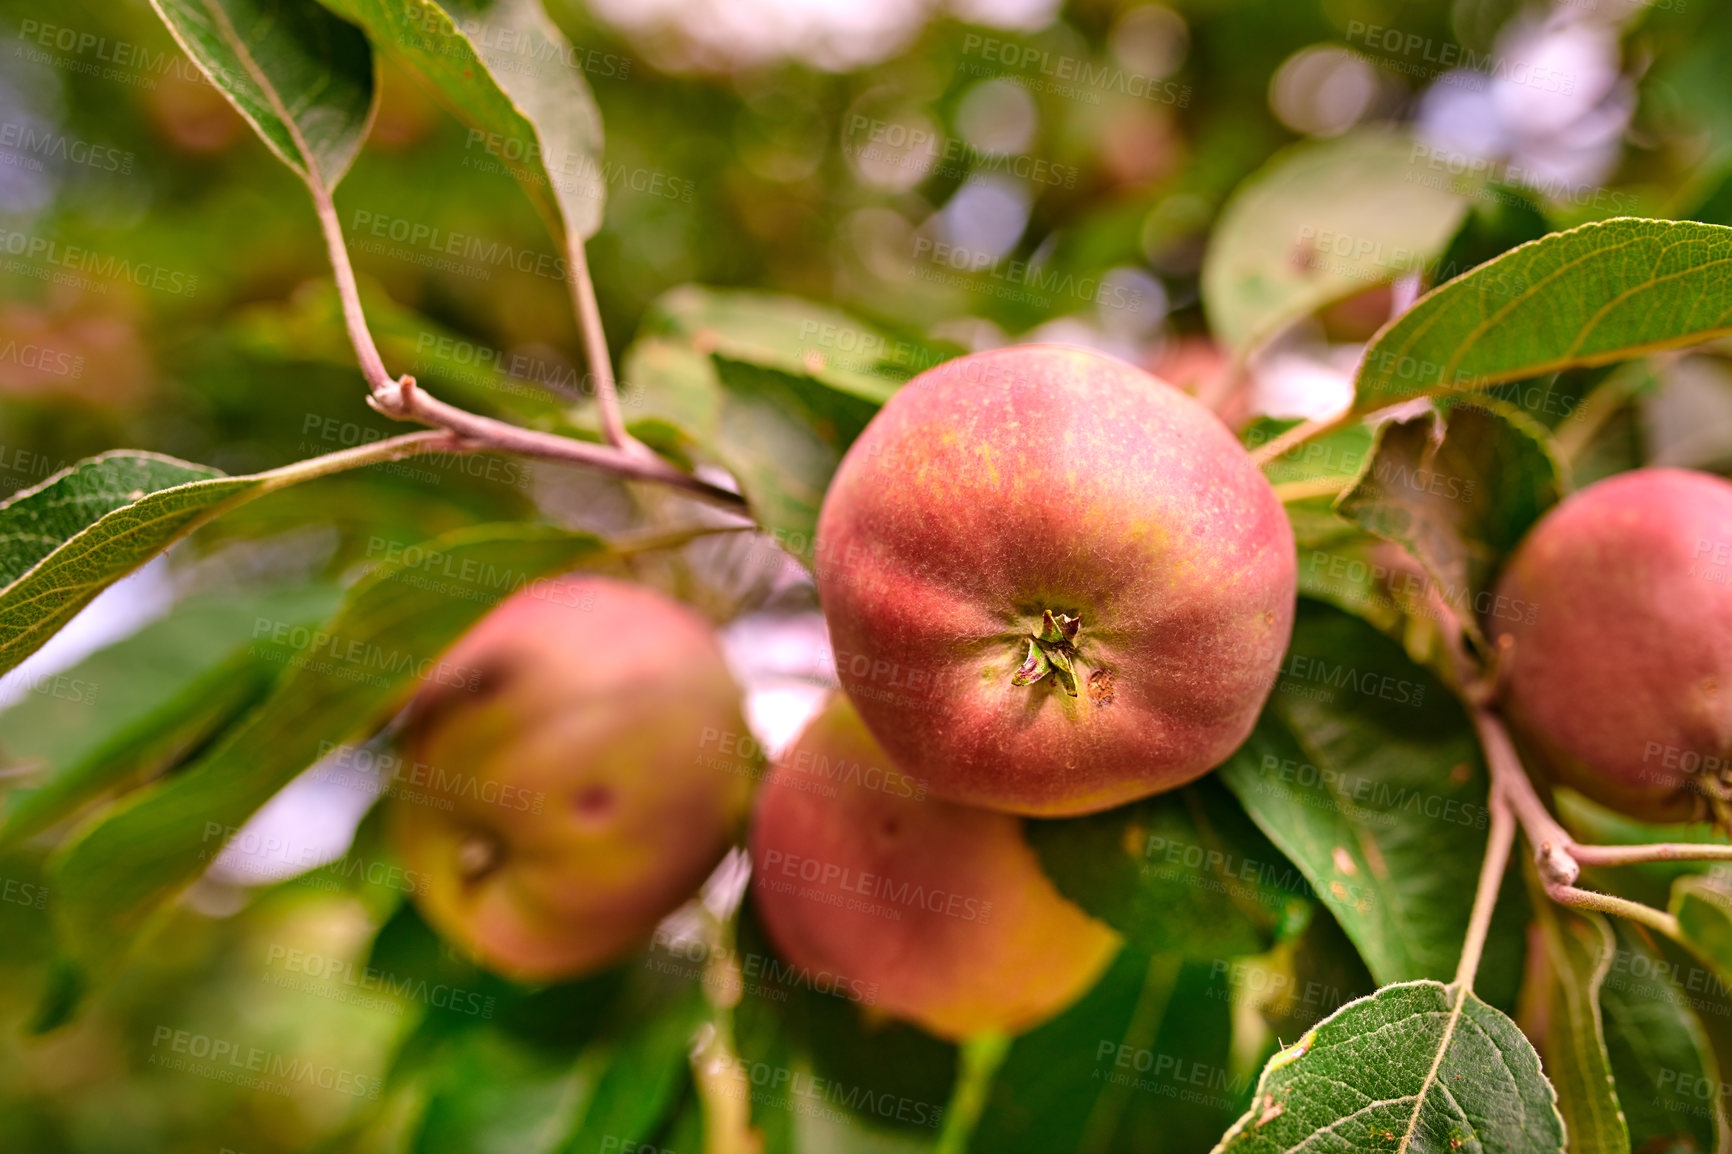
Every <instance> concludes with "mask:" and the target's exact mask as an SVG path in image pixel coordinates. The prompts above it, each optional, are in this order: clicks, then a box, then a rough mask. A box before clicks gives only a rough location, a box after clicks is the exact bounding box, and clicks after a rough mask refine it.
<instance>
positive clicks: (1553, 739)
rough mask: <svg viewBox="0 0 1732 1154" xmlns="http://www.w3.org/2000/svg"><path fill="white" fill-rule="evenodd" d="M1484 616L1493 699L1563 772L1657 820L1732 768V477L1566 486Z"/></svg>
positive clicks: (1627, 479)
mask: <svg viewBox="0 0 1732 1154" xmlns="http://www.w3.org/2000/svg"><path fill="white" fill-rule="evenodd" d="M1497 594H1498V596H1497V598H1496V599H1495V601H1494V602H1493V603H1492V607H1491V612H1490V614H1489V615H1488V620H1487V629H1488V632H1489V633H1490V634H1491V635H1492V636H1493V637H1494V638H1495V639H1496V640H1497V643H1498V645H1499V646H1500V648H1501V650H1502V652H1501V653H1500V655H1499V658H1498V692H1499V697H1500V704H1501V706H1502V708H1503V710H1504V712H1505V713H1506V714H1507V715H1508V717H1509V720H1510V722H1511V724H1512V725H1513V726H1514V727H1515V729H1516V731H1517V732H1518V734H1520V735H1521V736H1522V737H1523V738H1524V739H1525V741H1526V743H1527V744H1528V745H1529V746H1530V747H1531V748H1533V749H1535V750H1537V751H1538V752H1539V753H1540V754H1541V755H1542V756H1543V757H1544V759H1545V761H1546V762H1547V764H1548V765H1549V766H1550V767H1551V768H1552V770H1553V771H1554V772H1555V774H1556V775H1557V776H1558V777H1559V778H1560V779H1561V780H1562V781H1564V782H1566V783H1567V784H1569V785H1572V786H1574V787H1575V788H1576V789H1578V790H1580V791H1581V792H1582V793H1584V794H1586V795H1587V796H1589V797H1591V798H1593V799H1595V800H1596V801H1599V802H1602V803H1604V804H1606V805H1610V806H1612V807H1613V808H1616V809H1618V810H1620V811H1622V812H1623V813H1625V814H1627V815H1629V816H1631V817H1635V818H1640V819H1645V820H1649V821H1668V820H1671V821H1678V820H1686V819H1690V818H1692V817H1700V816H1706V815H1707V814H1708V812H1709V811H1710V809H1711V808H1714V807H1713V806H1712V805H1711V804H1710V799H1713V798H1724V797H1725V796H1727V794H1728V792H1729V790H1728V783H1729V782H1732V761H1729V760H1728V759H1729V758H1732V484H1729V483H1727V482H1726V481H1724V480H1722V479H1721V478H1719V477H1715V476H1710V475H1709V474H1707V473H1696V472H1691V471H1688V470H1684V469H1638V470H1636V471H1634V472H1631V473H1623V474H1620V475H1618V476H1615V477H1611V478H1608V479H1607V480H1604V481H1600V482H1598V483H1596V484H1593V485H1589V486H1588V487H1587V488H1585V489H1583V490H1582V491H1581V492H1579V493H1576V494H1574V495H1573V496H1571V497H1569V498H1567V499H1566V500H1565V501H1564V502H1563V503H1562V504H1560V505H1559V506H1558V507H1557V508H1555V509H1553V510H1552V511H1551V512H1549V513H1547V514H1546V515H1545V516H1544V517H1543V518H1541V519H1540V522H1539V523H1538V524H1537V525H1535V526H1534V528H1533V530H1532V531H1531V532H1529V533H1528V535H1527V537H1526V538H1524V539H1523V540H1522V542H1521V544H1520V546H1519V547H1518V548H1517V549H1516V551H1515V553H1514V554H1513V556H1512V557H1511V558H1510V561H1509V563H1508V565H1507V566H1506V567H1505V569H1504V572H1503V574H1502V576H1501V577H1500V579H1499V583H1498V589H1497Z"/></svg>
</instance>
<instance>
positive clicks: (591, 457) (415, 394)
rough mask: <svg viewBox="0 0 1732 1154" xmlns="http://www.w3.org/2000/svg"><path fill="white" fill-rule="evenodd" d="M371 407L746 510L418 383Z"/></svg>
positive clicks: (630, 459)
mask: <svg viewBox="0 0 1732 1154" xmlns="http://www.w3.org/2000/svg"><path fill="white" fill-rule="evenodd" d="M367 402H368V404H370V405H372V406H373V408H375V409H377V410H378V411H379V412H381V413H384V414H385V415H386V416H388V417H394V418H396V419H397V420H400V421H420V422H421V423H422V424H424V425H434V426H436V427H438V428H441V429H449V430H451V431H452V432H454V433H456V434H458V435H459V436H461V437H463V438H464V439H465V440H468V441H473V442H476V443H477V444H478V446H484V447H487V448H493V449H499V450H501V451H503V452H507V453H516V454H518V455H519V456H524V457H538V458H541V459H543V460H548V461H563V462H565V463H567V464H574V465H588V466H589V467H590V468H592V469H600V470H602V471H603V472H606V473H611V474H612V475H614V476H616V477H624V478H626V479H628V480H634V481H656V482H659V483H661V484H664V485H670V486H672V487H674V488H676V489H683V490H685V491H686V492H688V493H691V494H693V495H695V496H699V497H703V498H704V499H705V500H708V501H712V502H714V503H715V504H717V505H721V506H723V507H725V508H729V509H734V510H741V509H743V508H744V506H745V501H744V499H743V498H741V497H740V495H739V494H738V493H733V492H730V491H728V490H727V489H724V488H722V487H720V486H719V485H712V484H711V483H710V482H708V481H704V480H701V479H699V478H697V477H694V476H692V475H691V474H689V473H682V472H680V471H679V470H678V469H676V468H674V467H673V466H672V465H670V464H668V463H667V462H666V461H664V460H662V459H661V458H660V457H657V456H655V455H654V454H647V455H645V456H641V457H640V456H637V455H635V454H632V453H630V452H627V451H626V450H624V449H617V448H615V447H613V446H612V445H597V444H593V443H591V442H589V441H579V440H577V439H576V438H573V437H561V436H557V435H555V434H552V433H542V432H537V431H536V430H534V429H525V428H522V427H521V426H518V425H512V424H508V423H507V422H505V421H497V420H494V419H493V418H492V417H483V416H480V415H478V414H475V413H471V412H469V411H468V410H467V409H459V408H458V407H457V406H455V405H448V404H446V403H445V402H444V401H441V400H438V399H437V398H435V397H433V396H430V395H429V394H428V393H427V391H426V390H425V389H422V388H421V387H419V386H418V385H416V383H415V378H414V377H410V376H405V377H403V378H402V379H401V380H398V381H393V382H391V383H390V384H388V385H387V387H386V388H385V389H384V390H383V391H381V392H376V393H374V394H373V395H372V396H371V397H369V398H368V399H367Z"/></svg>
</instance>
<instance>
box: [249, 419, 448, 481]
mask: <svg viewBox="0 0 1732 1154" xmlns="http://www.w3.org/2000/svg"><path fill="white" fill-rule="evenodd" d="M476 448H477V446H475V445H472V444H467V443H465V442H464V441H463V440H462V439H461V438H459V437H458V436H457V435H456V434H455V433H451V432H448V431H446V430H444V429H428V430H427V431H425V432H420V433H404V434H403V435H402V436H400V437H386V438H385V439H384V440H382V441H374V442H373V443H371V444H368V445H356V446H355V447H354V448H352V449H339V450H337V451H336V452H335V453H326V454H325V455H324V456H322V457H308V458H306V459H305V460H302V461H296V462H294V463H293V464H289V465H284V466H282V467H281V468H277V469H272V470H270V471H269V472H266V473H261V474H259V476H261V477H263V478H264V479H265V487H266V488H267V489H278V488H281V487H283V486H285V485H293V484H299V483H300V482H302V481H311V480H313V479H314V478H316V477H325V476H329V475H330V474H332V473H341V472H345V471H347V470H349V469H359V468H361V467H362V466H364V465H379V464H384V463H385V462H388V461H401V460H402V459H403V458H405V457H415V456H419V455H421V454H422V453H469V452H474V451H475V449H476Z"/></svg>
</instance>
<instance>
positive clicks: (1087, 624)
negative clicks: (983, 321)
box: [814, 345, 1297, 816]
mask: <svg viewBox="0 0 1732 1154" xmlns="http://www.w3.org/2000/svg"><path fill="white" fill-rule="evenodd" d="M814 567H815V569H816V573H817V581H818V590H819V597H820V600H821V602H822V606H823V610H824V617H825V620H826V621H827V622H828V624H829V627H830V636H831V642H832V645H833V647H834V650H835V656H836V665H837V673H838V676H839V677H840V679H841V684H842V687H843V688H844V689H845V690H846V691H847V693H848V695H849V697H850V698H852V699H853V701H854V704H855V706H856V707H858V709H859V711H860V715H861V717H863V718H864V719H865V722H866V725H867V727H868V728H869V729H870V730H871V731H872V733H873V735H874V736H876V737H877V738H878V740H879V741H880V742H882V743H883V744H884V747H885V748H886V749H887V750H888V751H889V753H890V756H891V757H892V758H893V759H894V760H895V761H896V762H897V764H899V765H901V766H902V767H904V768H905V769H907V770H908V771H909V772H910V773H913V774H915V775H917V776H919V777H922V778H925V779H927V780H928V781H929V782H930V783H931V788H932V791H933V792H934V793H935V794H937V795H938V796H940V797H943V798H947V799H949V800H951V801H958V802H966V803H969V804H973V805H981V806H987V807H990V808H994V809H1001V810H1005V811H1008V812H1012V813H1020V814H1031V815H1045V816H1062V815H1070V814H1081V813H1089V812H1093V811H1096V810H1102V809H1107V808H1110V807H1112V806H1116V805H1122V804H1124V803H1126V802H1129V801H1132V800H1135V799H1136V798H1139V797H1144V796H1147V795H1149V794H1153V793H1159V792H1161V791H1163V790H1168V789H1172V788H1174V787H1176V786H1180V785H1183V784H1185V783H1186V782H1189V781H1191V780H1193V779H1195V778H1196V777H1198V776H1200V775H1201V774H1203V773H1206V772H1207V771H1208V770H1210V769H1212V768H1214V767H1215V766H1217V765H1219V764H1220V763H1221V762H1222V761H1224V760H1226V758H1227V757H1228V756H1229V755H1230V754H1231V753H1232V752H1233V750H1234V749H1236V748H1237V747H1238V746H1239V744H1240V743H1241V742H1242V741H1244V739H1245V737H1246V735H1247V734H1248V733H1249V732H1250V730H1251V726H1252V724H1253V723H1254V721H1255V720H1256V717H1257V713H1258V711H1259V710H1260V709H1261V708H1262V705H1263V702H1264V700H1265V699H1266V698H1267V697H1268V695H1269V691H1270V689H1271V687H1272V686H1273V685H1274V682H1275V677H1276V674H1277V671H1278V669H1279V667H1280V662H1281V656H1282V652H1283V650H1284V649H1285V648H1286V644H1287V639H1288V636H1289V634H1290V633H1291V631H1292V625H1293V611H1294V596H1295V583H1296V568H1297V564H1296V557H1295V552H1294V546H1293V533H1292V530H1291V528H1290V527H1289V526H1288V522H1287V517H1286V514H1285V512H1284V510H1283V509H1282V506H1281V502H1280V500H1279V499H1278V498H1277V497H1276V495H1275V492H1274V490H1273V489H1272V488H1271V487H1270V485H1269V483H1268V482H1267V481H1266V480H1265V479H1264V477H1263V475H1262V473H1261V472H1260V471H1259V470H1258V468H1257V466H1256V464H1255V463H1253V462H1252V460H1251V459H1250V457H1249V456H1248V455H1247V454H1246V452H1245V450H1244V449H1243V448H1242V447H1241V446H1240V445H1239V443H1238V441H1237V440H1236V439H1235V438H1234V437H1233V435H1232V434H1231V433H1230V432H1229V431H1228V430H1227V428H1226V427H1225V426H1224V425H1222V424H1221V422H1220V421H1219V420H1217V419H1216V417H1215V416H1214V415H1213V414H1212V413H1210V412H1209V411H1208V410H1207V409H1205V408H1203V407H1202V406H1201V405H1199V404H1198V403H1197V402H1196V401H1195V400H1193V399H1192V398H1190V397H1189V396H1187V395H1186V394H1185V393H1183V392H1182V391H1180V390H1179V389H1177V388H1174V387H1173V386H1171V385H1169V384H1167V383H1165V382H1163V381H1161V380H1159V379H1157V378H1155V377H1152V376H1149V375H1148V374H1147V373H1144V372H1143V371H1142V370H1140V369H1137V368H1135V367H1133V366H1131V365H1128V364H1125V363H1124V362H1122V361H1119V360H1116V359H1114V358H1112V357H1109V356H1106V355H1104V354H1101V353H1097V352H1092V351H1089V350H1086V349H1073V348H1062V347H1057V346H1051V345H1028V346H1019V347H1014V348H1006V349H997V350H994V351H991V352H985V353H976V354H973V355H971V356H965V357H960V358H958V359H956V360H953V361H949V362H946V363H945V364H942V365H939V366H938V367H936V368H934V369H931V370H929V371H927V372H925V373H922V374H921V375H920V376H918V377H916V378H914V379H913V380H912V381H910V382H909V383H908V384H907V385H905V386H903V388H902V389H901V390H900V391H899V392H898V393H896V395H895V396H893V397H892V398H891V399H890V401H889V403H888V404H886V405H885V406H884V408H883V409H882V410H881V411H880V412H879V413H878V414H877V415H876V416H875V417H874V418H873V420H872V421H871V423H870V424H869V425H868V426H867V428H866V429H865V431H864V432H863V433H862V434H861V435H860V437H859V438H858V439H857V440H856V441H855V442H854V444H853V445H852V446H851V447H850V448H849V450H848V452H847V455H846V456H845V457H844V458H843V460H842V463H841V465H840V467H839V468H838V469H837V472H836V475H835V478H834V480H833V481H832V483H831V485H830V489H829V492H828V493H827V494H826V496H825V498H824V504H823V508H822V510H821V513H820V516H819V522H818V545H817V550H816V555H815V566H814Z"/></svg>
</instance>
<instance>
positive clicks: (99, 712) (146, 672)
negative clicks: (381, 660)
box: [0, 586, 338, 847]
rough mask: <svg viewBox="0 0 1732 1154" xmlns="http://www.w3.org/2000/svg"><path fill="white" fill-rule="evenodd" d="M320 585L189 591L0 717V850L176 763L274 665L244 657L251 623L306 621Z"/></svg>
mask: <svg viewBox="0 0 1732 1154" xmlns="http://www.w3.org/2000/svg"><path fill="white" fill-rule="evenodd" d="M337 598H338V590H336V589H335V588H333V587H329V586H316V587H312V588H296V589H284V590H280V591H272V592H266V593H262V594H260V593H248V594H246V595H242V596H235V595H223V594H206V593H201V594H199V595H197V596H195V597H191V598H188V599H187V600H185V601H182V602H181V603H180V604H178V605H176V606H175V607H174V608H173V609H171V610H170V611H169V612H168V614H167V615H165V616H164V617H163V618H161V619H160V620H157V621H153V622H151V623H150V624H149V625H146V626H145V627H144V628H143V629H140V630H139V631H138V632H137V633H135V634H133V635H132V636H130V637H128V638H126V639H125V640H123V641H119V642H117V643H115V644H114V645H111V646H108V647H107V648H105V649H102V650H99V651H98V652H96V653H94V654H92V655H91V656H90V657H87V658H86V659H84V660H83V661H81V662H79V663H78V664H77V665H75V666H73V667H72V668H71V669H68V670H67V671H65V673H64V674H60V675H57V678H56V681H55V683H54V684H55V686H59V685H67V686H69V687H70V688H69V690H68V691H67V692H65V693H45V694H38V695H32V696H31V697H28V698H26V699H25V700H23V701H21V702H20V703H18V704H17V705H15V706H13V707H12V708H11V709H9V710H7V711H6V712H5V713H4V714H0V752H3V753H4V755H5V760H6V762H7V764H8V768H9V769H10V770H11V771H12V772H22V773H23V774H24V777H23V779H22V780H23V781H24V783H26V788H19V789H14V790H12V791H11V792H9V793H7V794H6V796H5V798H4V803H3V805H0V847H3V846H6V845H9V844H13V843H16V842H17V841H18V840H20V839H22V838H26V837H29V836H30V835H32V834H34V833H36V832H37V831H39V830H42V829H45V828H47V827H48V826H50V825H52V824H54V823H55V822H57V821H60V820H62V819H63V818H65V817H67V816H69V815H70V814H72V813H73V812H74V811H76V810H77V809H78V808H79V807H81V806H83V805H85V804H87V803H88V802H89V801H91V800H92V799H93V798H95V797H97V796H99V795H100V794H102V793H104V792H106V791H108V790H110V789H114V788H116V787H118V786H123V785H125V784H127V783H129V782H133V781H137V780H140V779H143V778H145V777H148V776H150V775H152V774H155V773H156V772H158V771H160V770H161V769H164V768H166V767H168V766H170V765H172V764H174V763H175V762H177V761H178V760H179V759H180V758H181V757H182V756H183V755H184V754H186V753H187V752H189V751H190V750H192V749H193V748H194V747H195V746H197V745H199V744H201V743H202V742H204V741H205V740H206V739H207V738H209V737H210V736H212V735H213V734H215V733H216V732H217V731H218V730H219V729H220V728H221V727H222V726H223V725H225V724H227V723H228V722H229V721H230V720H231V719H232V718H233V717H234V716H235V715H236V714H238V713H239V712H240V711H241V710H242V709H244V708H245V707H246V706H247V705H249V704H251V703H252V702H253V701H254V700H256V699H257V698H258V697H259V696H260V695H262V693H263V692H264V690H265V688H266V687H267V686H268V685H269V684H270V682H271V681H272V679H274V678H275V677H276V676H277V674H278V673H279V672H281V666H280V665H275V664H272V663H270V662H268V661H265V660H261V659H260V658H258V657H257V656H255V655H254V654H252V653H249V652H247V648H248V643H247V640H246V639H247V638H248V637H250V636H251V635H252V632H253V629H254V628H255V626H256V624H257V623H258V622H259V621H261V620H266V621H288V622H292V623H294V624H307V625H311V624H315V623H317V622H318V621H320V620H322V619H323V618H324V617H325V616H326V615H328V614H329V613H330V612H331V610H332V609H334V608H335V607H336V603H337Z"/></svg>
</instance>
